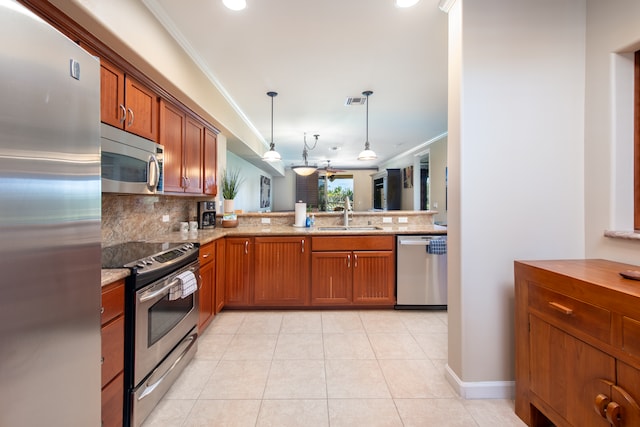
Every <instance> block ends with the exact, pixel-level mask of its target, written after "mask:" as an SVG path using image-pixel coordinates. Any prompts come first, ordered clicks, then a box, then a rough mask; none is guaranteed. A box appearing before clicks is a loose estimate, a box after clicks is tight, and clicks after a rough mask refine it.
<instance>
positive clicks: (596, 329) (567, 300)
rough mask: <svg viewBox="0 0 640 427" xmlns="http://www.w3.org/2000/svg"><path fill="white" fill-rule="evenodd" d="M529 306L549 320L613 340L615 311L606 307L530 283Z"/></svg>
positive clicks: (606, 339) (605, 339)
mask: <svg viewBox="0 0 640 427" xmlns="http://www.w3.org/2000/svg"><path fill="white" fill-rule="evenodd" d="M529 308H530V310H531V311H533V312H537V313H539V314H541V315H543V316H544V318H545V319H547V321H549V323H551V324H554V325H555V326H557V327H559V328H561V329H564V328H565V327H569V328H573V329H574V330H580V331H582V332H585V333H587V334H589V335H590V336H592V337H594V338H597V339H599V340H600V341H603V342H606V343H609V342H610V341H611V312H610V311H608V310H605V309H604V308H601V307H597V306H595V305H592V304H588V303H586V302H583V301H580V300H577V299H575V298H571V297H569V296H566V295H562V294H559V293H556V292H553V291H550V290H548V289H546V288H543V287H541V286H538V285H536V284H534V283H529Z"/></svg>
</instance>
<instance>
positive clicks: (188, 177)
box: [182, 115, 204, 194]
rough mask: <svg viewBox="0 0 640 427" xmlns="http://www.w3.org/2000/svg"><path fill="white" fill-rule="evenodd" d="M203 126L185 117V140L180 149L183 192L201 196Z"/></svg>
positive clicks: (202, 179) (202, 180)
mask: <svg viewBox="0 0 640 427" xmlns="http://www.w3.org/2000/svg"><path fill="white" fill-rule="evenodd" d="M203 142H204V127H203V125H202V124H201V123H200V122H198V121H197V120H194V119H193V118H192V117H190V116H188V115H187V118H186V128H185V139H184V145H183V149H182V162H183V165H184V167H183V176H184V191H185V192H186V193H196V194H202V193H203V192H204V191H203V182H204V178H203V168H204V162H203V152H204V150H203Z"/></svg>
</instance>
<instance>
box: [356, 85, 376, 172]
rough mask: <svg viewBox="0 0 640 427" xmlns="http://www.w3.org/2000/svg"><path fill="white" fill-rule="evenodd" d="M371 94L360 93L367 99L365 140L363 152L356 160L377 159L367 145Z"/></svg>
mask: <svg viewBox="0 0 640 427" xmlns="http://www.w3.org/2000/svg"><path fill="white" fill-rule="evenodd" d="M372 93H373V92H372V91H370V90H365V91H364V92H362V94H363V95H364V96H366V97H367V139H366V141H365V143H364V150H363V151H361V152H360V154H359V155H358V160H375V159H377V158H378V156H377V155H376V153H375V152H374V151H373V150H372V149H371V148H370V145H369V95H371V94H372Z"/></svg>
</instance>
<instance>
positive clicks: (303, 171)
mask: <svg viewBox="0 0 640 427" xmlns="http://www.w3.org/2000/svg"><path fill="white" fill-rule="evenodd" d="M319 136H320V135H317V134H316V135H313V137H314V138H315V139H316V140H315V142H314V143H313V147H311V146H309V145H308V144H307V133H306V132H305V134H304V148H303V149H302V160H304V165H296V166H292V167H291V169H292V170H293V171H294V172H295V173H297V174H298V175H300V176H309V175H311V174H312V173H314V172H315V171H316V170H317V169H318V166H316V165H309V163H308V162H307V156H309V151H311V150H313V149H314V148H316V145H317V144H318V137H319Z"/></svg>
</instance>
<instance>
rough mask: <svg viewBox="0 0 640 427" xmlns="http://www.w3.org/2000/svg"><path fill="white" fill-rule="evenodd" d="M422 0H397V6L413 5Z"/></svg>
mask: <svg viewBox="0 0 640 427" xmlns="http://www.w3.org/2000/svg"><path fill="white" fill-rule="evenodd" d="M419 1H420V0H396V7H411V6H413V5H415V4H416V3H418V2H419Z"/></svg>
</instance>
